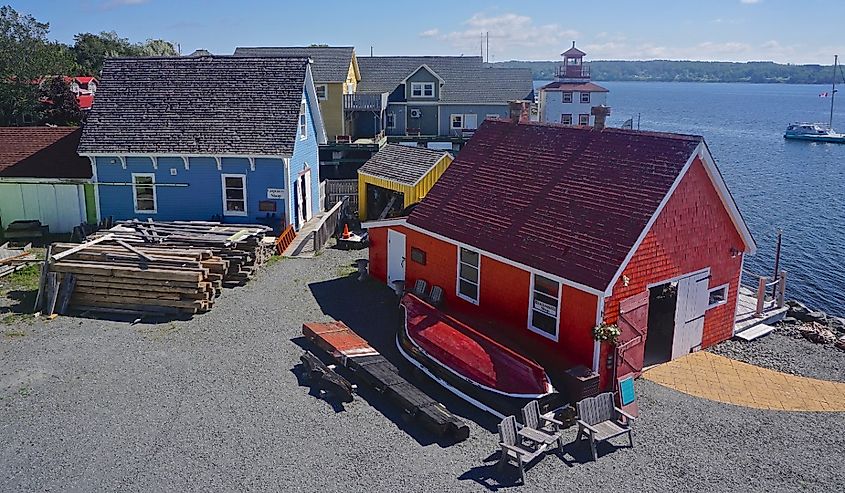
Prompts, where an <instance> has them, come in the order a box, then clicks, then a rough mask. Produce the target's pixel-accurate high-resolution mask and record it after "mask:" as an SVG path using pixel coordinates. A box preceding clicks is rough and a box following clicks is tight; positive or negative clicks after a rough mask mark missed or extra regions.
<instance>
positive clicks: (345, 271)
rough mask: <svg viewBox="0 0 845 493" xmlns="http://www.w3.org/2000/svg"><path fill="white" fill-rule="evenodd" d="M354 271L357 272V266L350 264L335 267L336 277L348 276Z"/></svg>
mask: <svg viewBox="0 0 845 493" xmlns="http://www.w3.org/2000/svg"><path fill="white" fill-rule="evenodd" d="M356 273H358V268H357V267H352V266H351V265H345V266H343V267H338V269H337V276H338V277H348V276H351V275H352V274H356Z"/></svg>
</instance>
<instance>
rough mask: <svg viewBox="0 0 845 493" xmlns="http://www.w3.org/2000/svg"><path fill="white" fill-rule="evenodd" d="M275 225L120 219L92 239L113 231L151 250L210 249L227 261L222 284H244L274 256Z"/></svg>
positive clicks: (116, 237) (117, 237)
mask: <svg viewBox="0 0 845 493" xmlns="http://www.w3.org/2000/svg"><path fill="white" fill-rule="evenodd" d="M272 231H273V230H272V228H270V227H267V226H260V225H254V224H249V225H246V224H222V223H218V222H207V221H166V222H152V221H147V222H143V221H138V220H133V221H121V222H118V223H117V224H116V225H115V226H114V227H112V228H111V229H108V230H106V231H100V232H99V233H96V234H94V235H92V236H90V237H89V238H99V237H102V236H104V235H106V234H111V235H113V237H114V238H115V239H119V240H121V241H124V242H126V243H128V244H130V245H135V246H139V247H141V246H142V247H144V248H148V249H150V250H155V249H158V250H159V251H161V250H162V249H163V250H166V251H169V250H170V249H172V248H187V249H197V248H199V249H208V250H210V251H211V252H212V254H213V255H214V256H216V257H219V258H221V259H222V260H225V261H226V262H227V268H226V270H225V272H223V273H222V274H223V279H222V280H223V285H224V286H225V287H234V286H240V285H243V284H245V283H246V282H247V281H248V280H249V279H251V278H252V277H253V276H254V275H255V272H256V271H257V270H258V268H259V267H260V266H261V264H263V263H264V262H265V261H266V260H267V259H268V258H270V256H272V255H273V249H274V241H275V238H273V236H272Z"/></svg>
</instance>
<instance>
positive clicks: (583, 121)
mask: <svg viewBox="0 0 845 493" xmlns="http://www.w3.org/2000/svg"><path fill="white" fill-rule="evenodd" d="M589 124H590V115H585V114H584V113H581V114H580V115H578V125H589Z"/></svg>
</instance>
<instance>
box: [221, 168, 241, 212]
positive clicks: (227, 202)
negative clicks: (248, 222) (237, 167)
mask: <svg viewBox="0 0 845 493" xmlns="http://www.w3.org/2000/svg"><path fill="white" fill-rule="evenodd" d="M222 179H223V215H224V216H246V175H222Z"/></svg>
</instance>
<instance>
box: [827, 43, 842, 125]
mask: <svg viewBox="0 0 845 493" xmlns="http://www.w3.org/2000/svg"><path fill="white" fill-rule="evenodd" d="M838 64H839V55H833V82H831V87H830V122H829V123H828V124H827V128H831V129H832V128H833V99H834V98H835V97H836V66H837V65H838Z"/></svg>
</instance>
